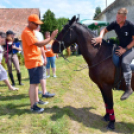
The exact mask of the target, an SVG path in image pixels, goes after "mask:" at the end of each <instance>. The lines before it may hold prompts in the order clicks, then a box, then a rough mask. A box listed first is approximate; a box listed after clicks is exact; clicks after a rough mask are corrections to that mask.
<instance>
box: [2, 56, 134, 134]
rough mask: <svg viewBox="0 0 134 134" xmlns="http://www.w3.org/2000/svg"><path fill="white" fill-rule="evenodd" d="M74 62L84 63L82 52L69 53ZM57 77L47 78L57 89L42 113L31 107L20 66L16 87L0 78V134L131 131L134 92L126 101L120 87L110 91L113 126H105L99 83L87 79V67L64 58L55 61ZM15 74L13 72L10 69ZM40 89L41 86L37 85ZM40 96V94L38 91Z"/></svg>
mask: <svg viewBox="0 0 134 134" xmlns="http://www.w3.org/2000/svg"><path fill="white" fill-rule="evenodd" d="M69 60H70V61H71V62H73V63H77V64H81V65H83V66H85V65H86V63H85V61H84V60H83V58H82V56H71V57H69ZM56 65H57V76H58V77H57V78H53V77H50V78H48V79H47V90H48V91H49V92H51V93H56V96H55V97H54V98H51V99H44V101H49V104H48V105H46V106H45V111H44V113H42V114H34V113H31V111H30V102H29V96H28V88H29V79H28V73H27V70H26V68H25V67H24V66H21V72H22V82H23V83H24V84H25V85H24V86H19V85H18V82H17V77H15V80H16V87H19V91H9V90H8V88H7V87H6V86H5V84H4V83H3V82H0V120H1V121H0V134H103V133H105V134H117V133H118V134H133V133H134V94H133V95H132V96H131V97H130V98H129V99H128V100H126V101H120V96H121V95H122V93H123V92H122V91H113V94H114V109H115V117H116V129H115V131H110V130H107V129H106V125H107V123H106V122H103V121H102V120H101V119H102V116H103V115H104V114H105V109H104V103H103V100H102V97H101V93H100V91H99V89H98V87H97V86H96V85H95V84H94V83H93V82H92V81H91V80H90V79H89V77H88V69H84V70H82V71H73V70H75V69H80V68H79V67H78V66H77V65H74V64H71V63H67V62H66V61H64V60H63V58H59V59H58V60H57V61H56ZM13 73H14V76H16V74H15V73H16V72H15V71H13ZM39 89H40V90H41V87H39ZM39 96H40V98H41V95H39Z"/></svg>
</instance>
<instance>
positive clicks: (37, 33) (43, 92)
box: [35, 26, 55, 98]
mask: <svg viewBox="0 0 134 134" xmlns="http://www.w3.org/2000/svg"><path fill="white" fill-rule="evenodd" d="M39 31H40V26H38V28H37V30H35V36H36V38H37V39H38V41H43V40H44V37H43V34H42V33H41V32H39ZM40 50H41V54H42V55H41V57H42V62H43V65H44V66H43V69H44V72H43V77H44V81H42V83H41V87H42V97H44V96H45V97H44V98H50V97H54V96H55V94H51V93H49V92H47V89H46V67H45V66H46V64H47V58H46V55H45V51H44V47H41V48H40ZM39 93H40V91H39Z"/></svg>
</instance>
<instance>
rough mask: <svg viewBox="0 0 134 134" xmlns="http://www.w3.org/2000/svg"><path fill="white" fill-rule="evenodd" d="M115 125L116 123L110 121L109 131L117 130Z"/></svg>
mask: <svg viewBox="0 0 134 134" xmlns="http://www.w3.org/2000/svg"><path fill="white" fill-rule="evenodd" d="M114 123H115V122H113V121H110V122H109V124H108V126H107V129H109V130H114V129H115V126H114Z"/></svg>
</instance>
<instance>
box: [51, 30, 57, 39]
mask: <svg viewBox="0 0 134 134" xmlns="http://www.w3.org/2000/svg"><path fill="white" fill-rule="evenodd" d="M57 34H58V29H57V30H54V31H53V32H52V34H51V39H54V38H55V36H56V35H57Z"/></svg>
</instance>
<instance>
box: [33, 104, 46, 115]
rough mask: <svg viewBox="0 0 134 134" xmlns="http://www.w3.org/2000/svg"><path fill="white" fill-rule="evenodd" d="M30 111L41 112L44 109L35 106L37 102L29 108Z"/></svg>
mask: <svg viewBox="0 0 134 134" xmlns="http://www.w3.org/2000/svg"><path fill="white" fill-rule="evenodd" d="M31 111H32V112H35V113H42V112H43V111H44V108H40V107H38V106H37V103H35V104H34V105H33V107H32V108H31Z"/></svg>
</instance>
